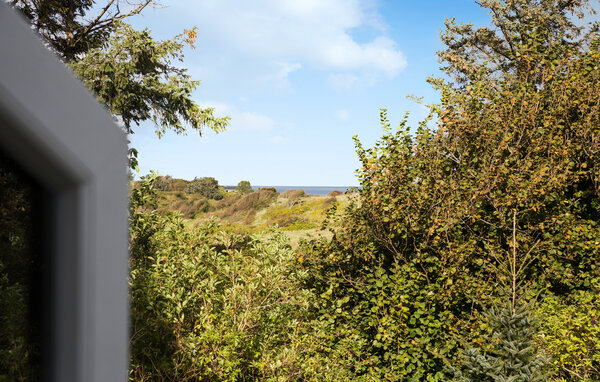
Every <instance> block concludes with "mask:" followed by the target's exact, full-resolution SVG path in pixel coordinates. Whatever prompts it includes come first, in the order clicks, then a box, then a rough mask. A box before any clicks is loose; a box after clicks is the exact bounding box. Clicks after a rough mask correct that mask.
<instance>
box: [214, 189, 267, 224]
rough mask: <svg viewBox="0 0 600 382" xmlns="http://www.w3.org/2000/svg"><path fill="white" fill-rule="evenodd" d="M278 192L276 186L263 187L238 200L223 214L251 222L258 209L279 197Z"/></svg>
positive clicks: (231, 218) (232, 218)
mask: <svg viewBox="0 0 600 382" xmlns="http://www.w3.org/2000/svg"><path fill="white" fill-rule="evenodd" d="M277 194H278V193H277V191H275V189H274V188H261V189H260V190H258V191H255V192H253V193H251V194H247V195H244V196H243V197H242V198H240V199H239V200H237V201H236V202H235V203H233V204H232V205H231V206H230V207H229V208H227V209H226V210H225V211H223V213H222V216H223V217H225V218H229V219H230V220H243V221H244V222H245V223H247V224H249V223H251V222H252V219H253V218H254V216H255V214H256V212H257V211H258V210H260V209H263V208H265V207H267V206H269V205H270V204H271V203H273V202H274V201H275V200H276V199H277Z"/></svg>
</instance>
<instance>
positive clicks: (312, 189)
mask: <svg viewBox="0 0 600 382" xmlns="http://www.w3.org/2000/svg"><path fill="white" fill-rule="evenodd" d="M263 187H274V188H275V189H276V190H277V192H279V193H282V192H284V191H287V190H304V192H305V193H306V195H327V194H329V193H330V192H332V191H339V192H342V193H345V192H346V191H352V189H355V187H350V186H252V189H253V190H255V191H256V190H258V189H259V188H263ZM225 188H227V187H225ZM234 188H235V187H234Z"/></svg>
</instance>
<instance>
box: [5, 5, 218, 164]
mask: <svg viewBox="0 0 600 382" xmlns="http://www.w3.org/2000/svg"><path fill="white" fill-rule="evenodd" d="M9 3H10V4H12V5H13V6H14V7H15V8H16V9H18V10H19V11H20V12H21V13H22V14H23V15H24V16H25V17H26V18H27V19H28V20H29V21H30V22H31V25H32V27H33V29H34V30H35V31H37V32H38V33H39V34H40V35H41V36H42V37H43V38H44V39H45V41H47V43H48V45H49V48H50V49H51V50H52V51H54V52H55V53H56V54H57V55H58V56H59V57H60V58H61V59H62V60H63V61H64V62H65V63H66V64H67V65H68V66H69V67H70V68H71V69H72V70H73V72H74V73H75V75H76V76H78V77H79V78H80V79H81V80H82V81H83V82H84V83H85V84H86V86H87V87H88V88H89V89H90V90H91V91H92V92H94V93H95V94H96V96H97V98H98V100H99V101H100V102H101V103H103V104H104V105H106V107H107V109H108V110H109V111H110V112H111V113H112V114H113V115H114V116H115V117H116V119H117V120H118V121H119V122H120V123H121V124H122V126H123V128H124V130H125V131H126V132H127V133H128V134H132V133H133V132H134V129H133V127H132V125H134V124H135V125H139V124H140V122H143V121H153V122H154V125H155V126H156V133H157V134H158V136H159V137H160V136H162V134H164V133H165V132H166V131H167V130H171V131H174V132H176V133H177V134H183V133H185V132H186V131H187V130H188V128H190V129H192V130H195V131H197V132H199V133H201V132H202V129H203V128H209V129H211V130H213V131H215V132H220V131H223V130H224V129H225V128H226V127H227V125H228V124H229V117H217V116H215V114H214V109H213V108H201V107H200V106H199V105H198V104H197V103H196V102H195V101H194V100H193V98H192V94H193V91H194V90H195V89H196V87H197V86H198V85H199V84H200V82H199V81H196V80H192V79H191V77H190V76H189V75H188V74H187V70H186V69H183V68H180V67H178V66H177V65H176V64H175V61H179V62H181V61H182V60H183V53H182V52H183V48H184V47H185V46H186V45H189V46H192V47H193V46H194V42H195V40H196V37H197V35H196V32H195V30H194V29H191V30H184V31H183V33H182V34H180V35H177V36H175V37H174V38H173V39H171V40H166V41H155V40H154V39H153V38H152V36H151V35H150V31H149V30H147V29H144V30H141V31H137V30H135V29H133V28H132V27H131V26H129V25H127V24H126V23H125V21H124V20H126V19H127V18H128V17H130V16H133V15H136V14H139V13H141V12H142V11H143V10H144V9H145V8H147V7H149V6H155V5H157V3H156V2H155V1H154V0H140V1H137V2H127V3H123V2H122V1H119V0H105V1H104V2H103V3H102V4H98V3H97V2H95V1H88V0H85V1H84V0H76V1H68V2H64V1H60V0H42V1H32V0H11V1H9ZM136 158H137V151H136V150H135V149H134V148H131V149H130V159H131V165H132V167H134V168H136V167H137V159H136Z"/></svg>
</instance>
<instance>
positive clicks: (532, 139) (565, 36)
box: [307, 0, 600, 380]
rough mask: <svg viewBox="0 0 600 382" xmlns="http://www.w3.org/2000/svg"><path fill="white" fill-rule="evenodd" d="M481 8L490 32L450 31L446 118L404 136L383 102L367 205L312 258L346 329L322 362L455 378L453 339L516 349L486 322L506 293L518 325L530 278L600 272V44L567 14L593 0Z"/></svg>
mask: <svg viewBox="0 0 600 382" xmlns="http://www.w3.org/2000/svg"><path fill="white" fill-rule="evenodd" d="M481 4H482V5H483V6H485V7H487V8H488V9H489V10H490V12H492V18H493V19H492V26H491V27H489V28H483V29H481V30H478V31H479V32H476V31H474V30H473V28H472V27H465V28H464V29H460V28H458V27H457V26H456V24H454V23H453V22H449V24H448V25H449V30H448V31H446V32H444V34H443V38H444V41H445V42H446V43H447V44H448V49H447V50H445V51H443V52H442V53H441V58H442V61H443V63H444V64H445V65H446V67H445V68H446V71H447V74H449V78H447V79H445V80H442V79H437V80H432V82H433V83H434V85H435V86H436V87H437V88H438V89H440V91H441V95H442V97H441V102H440V104H439V105H437V106H435V107H433V110H432V115H431V116H430V118H431V119H432V118H433V117H437V123H436V126H435V127H431V126H430V125H428V124H427V121H424V122H423V123H421V124H420V125H419V126H418V128H417V129H416V131H414V132H412V133H411V130H410V128H409V126H407V124H406V122H405V121H404V122H402V124H401V126H400V127H399V128H398V130H396V131H394V130H393V129H392V128H391V127H390V124H389V122H388V121H387V118H386V116H385V113H382V121H381V122H382V125H383V128H384V135H383V137H382V138H381V139H380V140H379V141H378V142H377V143H376V144H375V147H373V148H371V149H363V148H362V146H360V144H359V145H358V153H359V157H360V159H361V162H362V168H361V170H360V177H361V185H362V189H361V191H360V194H361V198H360V203H358V204H357V205H356V206H354V208H352V209H351V210H350V211H349V212H347V213H346V215H345V216H344V217H343V218H342V219H341V228H339V229H337V230H336V231H335V233H334V235H335V236H334V239H333V241H332V242H331V243H329V244H327V245H326V246H325V247H322V248H320V249H318V251H317V253H316V254H315V256H313V257H309V256H307V258H309V259H310V260H311V261H315V262H316V263H317V264H318V267H317V268H318V269H319V270H320V272H319V274H316V275H315V280H314V286H315V290H316V291H317V292H318V293H320V294H321V297H322V299H321V300H320V301H319V302H318V303H317V304H316V305H317V307H318V308H319V309H321V310H320V311H321V312H323V311H325V312H326V313H324V314H323V313H320V314H321V315H322V316H321V317H320V320H319V322H320V323H321V325H327V326H326V327H325V328H324V329H323V330H324V331H325V332H327V331H335V333H336V337H335V339H331V338H326V339H321V338H319V340H320V341H321V342H320V343H323V345H322V347H321V348H320V349H318V350H317V351H316V354H317V355H318V354H322V353H323V352H325V354H327V356H325V357H323V359H324V361H323V362H324V363H323V364H321V366H322V367H323V370H326V369H325V368H326V367H332V368H333V367H338V368H339V373H340V375H342V374H343V373H347V374H349V375H352V376H353V377H356V376H361V377H364V378H366V379H369V378H367V377H370V378H371V379H373V380H385V379H388V378H390V377H389V376H390V375H395V376H398V375H400V376H401V377H402V378H404V379H406V380H409V379H415V380H425V378H429V379H430V380H447V379H448V376H447V375H444V373H445V366H444V365H446V366H448V365H455V364H456V362H458V361H459V360H458V356H457V355H458V354H459V350H458V349H459V348H460V341H458V340H457V338H463V339H466V340H467V342H470V343H471V345H472V347H474V348H478V349H480V351H481V354H484V355H486V354H487V355H494V354H495V355H494V356H495V357H505V356H507V355H508V356H510V355H509V354H508V353H507V352H496V353H494V351H493V350H492V349H491V345H493V342H492V341H490V338H494V337H493V332H494V330H495V328H491V327H490V326H492V325H491V323H490V322H488V323H487V324H486V322H485V320H482V319H481V317H482V315H483V312H485V311H488V309H489V307H490V306H491V305H493V304H498V300H499V298H500V296H498V294H497V291H498V290H500V289H503V290H506V289H508V290H510V291H511V296H510V297H511V298H510V304H511V305H512V308H511V309H510V310H512V314H511V315H505V316H504V318H506V319H509V320H510V319H513V318H515V317H513V316H515V311H514V310H513V308H514V307H516V306H518V305H519V304H517V303H516V302H517V301H519V300H520V299H523V298H524V291H525V290H527V289H529V290H533V291H535V292H536V293H538V294H539V296H540V298H545V297H546V296H550V295H555V296H568V295H571V294H573V293H575V292H576V291H578V290H586V289H587V288H589V285H590V283H591V281H592V280H594V279H595V278H596V277H598V276H599V272H600V270H599V269H598V267H597V265H596V263H597V253H598V252H597V251H598V250H599V249H600V243H599V242H598V241H597V240H596V238H597V237H598V236H599V235H600V225H599V224H598V221H599V219H600V128H599V126H600V99H599V98H598V94H599V92H600V69H599V68H600V52H599V47H600V39H599V37H598V35H597V33H595V32H594V29H593V28H588V29H587V31H584V30H579V28H578V27H577V26H575V25H574V24H572V23H571V21H570V16H569V12H571V11H573V12H574V14H577V13H579V12H582V11H583V10H584V9H585V6H586V4H587V2H586V1H583V0H582V1H577V0H574V1H560V0H548V1H537V0H529V1H525V0H506V1H492V0H490V1H485V2H484V1H482V2H481ZM509 27H510V30H509ZM503 28H504V29H505V31H504V32H502V29H503ZM486 31H487V32H486ZM484 32H485V33H484ZM504 35H506V36H507V37H504ZM447 36H452V38H451V39H447V38H446V37H447ZM484 37H485V38H484ZM511 46H512V50H511ZM513 52H514V53H513ZM507 258H510V259H512V260H511V261H506V259H507ZM515 259H516V261H515ZM507 267H508V268H511V267H512V270H511V272H510V275H511V277H507V276H506V275H507V272H506V268H507ZM513 276H514V277H513ZM507 287H508V288H507ZM525 287H527V288H525ZM323 306H325V307H328V309H329V310H326V309H324V308H323ZM524 306H527V304H525V305H524ZM523 317H525V316H521V317H520V318H519V317H516V319H521V318H523ZM504 318H503V319H504ZM496 321H498V320H496ZM319 322H316V323H315V325H317V324H319ZM323 323H325V324H323ZM527 327H529V328H532V327H531V326H529V324H527V325H525V326H523V327H516V326H515V327H514V329H515V330H517V331H518V332H519V333H521V334H523V335H524V336H525V337H527V335H528V334H531V331H530V329H527ZM497 333H500V334H502V332H501V331H497ZM506 333H507V332H506V331H505V332H504V334H506ZM341 338H353V340H352V342H351V343H348V342H345V341H343V340H339V339H341ZM523 338H524V337H523ZM315 342H317V341H315ZM509 342H510V341H509ZM509 342H506V343H505V344H504V345H506V346H512V345H511V344H510V343H509ZM522 345H525V346H526V344H525V342H523V343H522ZM519 346H520V345H519ZM535 355H536V352H535V351H532V352H531V353H529V354H528V355H526V357H525V358H527V359H529V360H534V361H535V360H536V359H537V357H536V356H535ZM536 362H537V361H536ZM501 364H502V362H501ZM503 364H504V365H510V362H509V363H503ZM349 365H350V366H349ZM529 366H532V365H528V367H529ZM538 366H541V363H539V364H538ZM536 368H537V366H536ZM536 368H530V370H531V371H533V370H534V369H536ZM536 370H538V371H541V370H540V369H536ZM511 373H512V372H511ZM536 373H537V372H536ZM509 374H510V373H509ZM533 374H535V373H533ZM533 374H532V375H533ZM539 374H540V375H541V374H542V373H541V372H540V373H539Z"/></svg>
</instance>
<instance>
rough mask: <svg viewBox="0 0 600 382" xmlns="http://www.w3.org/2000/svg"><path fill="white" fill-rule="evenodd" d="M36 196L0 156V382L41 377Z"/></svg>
mask: <svg viewBox="0 0 600 382" xmlns="http://www.w3.org/2000/svg"><path fill="white" fill-rule="evenodd" d="M41 195H42V191H41V188H40V186H39V185H37V184H36V183H35V182H34V181H33V180H32V179H31V178H30V177H29V176H28V175H27V174H26V173H25V172H23V171H22V170H21V169H20V168H19V167H18V166H17V165H16V164H15V163H14V162H13V161H11V160H10V159H9V158H8V157H7V156H6V155H5V154H4V153H2V152H0V382H4V381H39V380H40V379H41V354H42V345H43V344H42V310H43V309H42V303H43V300H44V299H43V298H42V285H43V284H44V283H43V282H42V278H43V274H44V272H43V268H44V265H43V256H42V255H41V249H42V245H41V229H40V228H41V213H40V209H41V204H40V199H41Z"/></svg>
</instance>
